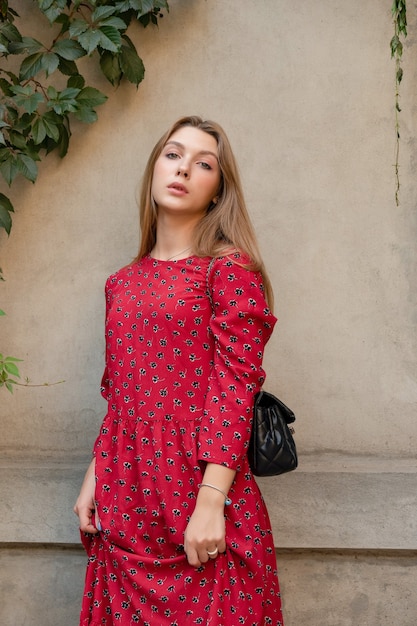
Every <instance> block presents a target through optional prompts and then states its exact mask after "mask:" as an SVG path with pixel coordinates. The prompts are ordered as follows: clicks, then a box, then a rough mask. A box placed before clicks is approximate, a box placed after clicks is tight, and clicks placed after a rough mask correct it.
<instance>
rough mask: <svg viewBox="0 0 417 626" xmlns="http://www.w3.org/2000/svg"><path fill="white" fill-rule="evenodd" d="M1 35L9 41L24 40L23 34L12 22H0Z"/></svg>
mask: <svg viewBox="0 0 417 626" xmlns="http://www.w3.org/2000/svg"><path fill="white" fill-rule="evenodd" d="M0 35H1V36H2V37H3V38H4V39H5V40H6V41H9V42H12V41H22V35H21V34H20V33H19V31H18V30H17V28H16V26H15V25H14V24H12V23H11V22H6V21H5V22H0Z"/></svg>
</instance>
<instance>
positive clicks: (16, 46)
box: [9, 37, 43, 54]
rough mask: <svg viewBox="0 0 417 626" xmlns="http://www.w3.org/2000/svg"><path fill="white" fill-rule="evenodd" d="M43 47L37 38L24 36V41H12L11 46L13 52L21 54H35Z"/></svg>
mask: <svg viewBox="0 0 417 626" xmlns="http://www.w3.org/2000/svg"><path fill="white" fill-rule="evenodd" d="M42 47H43V46H42V44H41V43H40V42H39V41H37V39H33V38H32V37H22V41H14V42H12V43H11V44H10V46H9V50H10V52H11V53H12V54H21V53H22V52H25V53H26V54H34V53H35V52H39V50H40V49H41V48H42Z"/></svg>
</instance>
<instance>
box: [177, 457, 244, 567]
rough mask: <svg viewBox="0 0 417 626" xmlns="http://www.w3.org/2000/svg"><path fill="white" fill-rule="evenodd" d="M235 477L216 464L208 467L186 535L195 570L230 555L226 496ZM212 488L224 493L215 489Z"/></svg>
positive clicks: (186, 546)
mask: <svg viewBox="0 0 417 626" xmlns="http://www.w3.org/2000/svg"><path fill="white" fill-rule="evenodd" d="M235 473H236V472H235V471H234V470H231V469H229V468H227V467H223V466H221V465H217V464H215V463H208V464H207V466H206V470H205V472H204V477H203V480H202V484H201V488H200V490H199V492H198V497H197V501H196V506H195V509H194V513H193V514H192V516H191V518H190V521H189V522H188V526H187V528H186V529H185V533H184V550H185V554H186V555H187V559H188V562H189V564H190V565H193V566H194V567H200V565H202V564H203V563H207V561H208V560H209V559H215V558H216V557H217V556H218V555H219V553H221V552H225V551H226V524H225V519H224V507H225V496H224V494H223V493H222V492H224V493H227V492H228V491H229V489H230V486H231V484H232V482H233V479H234V477H235ZM204 483H206V484H204ZM210 484H211V485H214V486H215V487H217V488H218V489H220V490H221V491H218V490H217V489H213V488H212V487H210V486H209V485H210Z"/></svg>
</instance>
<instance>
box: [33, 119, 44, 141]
mask: <svg viewBox="0 0 417 626" xmlns="http://www.w3.org/2000/svg"><path fill="white" fill-rule="evenodd" d="M45 137H46V126H45V123H44V121H43V119H42V118H41V117H38V118H37V119H36V120H35V123H34V124H33V127H32V139H33V142H34V143H35V145H39V144H40V143H42V141H43V140H44V139H45Z"/></svg>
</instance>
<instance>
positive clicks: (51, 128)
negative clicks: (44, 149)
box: [42, 113, 59, 143]
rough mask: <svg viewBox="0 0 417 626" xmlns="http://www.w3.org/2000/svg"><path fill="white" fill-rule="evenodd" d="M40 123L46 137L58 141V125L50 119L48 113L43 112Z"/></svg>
mask: <svg viewBox="0 0 417 626" xmlns="http://www.w3.org/2000/svg"><path fill="white" fill-rule="evenodd" d="M42 123H43V126H44V128H45V133H46V135H47V136H48V137H50V138H51V139H53V140H54V141H55V142H56V143H58V141H59V127H58V124H57V123H56V121H55V119H51V116H50V114H49V113H45V115H44V116H43V117H42Z"/></svg>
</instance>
